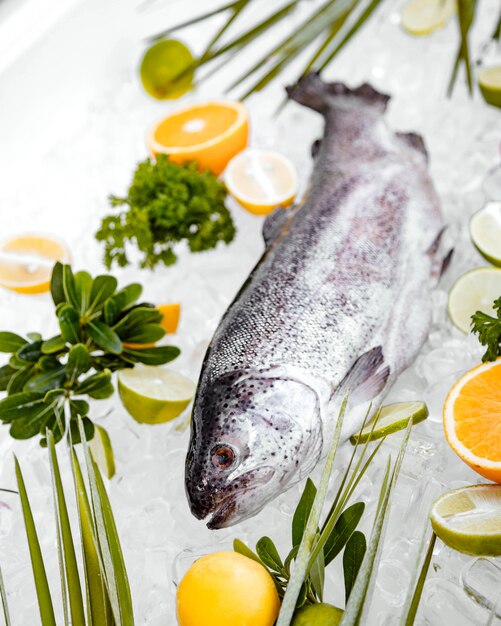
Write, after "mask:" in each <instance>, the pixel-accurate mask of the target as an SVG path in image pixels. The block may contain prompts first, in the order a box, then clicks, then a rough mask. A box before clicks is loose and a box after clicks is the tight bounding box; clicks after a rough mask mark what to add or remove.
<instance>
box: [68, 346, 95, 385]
mask: <svg viewBox="0 0 501 626" xmlns="http://www.w3.org/2000/svg"><path fill="white" fill-rule="evenodd" d="M89 368H90V355H89V351H88V349H87V348H86V346H84V344H83V343H77V344H75V345H74V346H72V347H71V348H70V351H69V353H68V362H67V363H66V372H67V375H68V379H69V381H70V383H71V384H72V385H73V383H74V382H75V381H76V380H77V378H78V377H79V376H80V374H84V373H85V372H87V371H88V370H89Z"/></svg>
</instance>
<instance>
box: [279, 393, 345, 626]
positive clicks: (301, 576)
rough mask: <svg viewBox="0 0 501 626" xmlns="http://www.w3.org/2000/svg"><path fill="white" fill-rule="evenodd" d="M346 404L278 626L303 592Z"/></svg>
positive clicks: (288, 617) (283, 624) (289, 616)
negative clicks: (302, 588)
mask: <svg viewBox="0 0 501 626" xmlns="http://www.w3.org/2000/svg"><path fill="white" fill-rule="evenodd" d="M346 402H347V400H346V399H345V400H344V401H343V404H342V405H341V409H340V411H339V417H338V420H337V424H336V428H335V429H334V435H333V437H332V443H331V445H330V448H329V452H328V454H327V459H326V461H325V465H324V469H323V472H322V478H321V480H320V485H319V487H318V492H317V495H316V497H315V501H314V502H313V507H312V509H311V512H310V515H309V516H308V521H307V523H306V528H305V531H304V534H303V538H302V539H301V543H300V545H299V550H298V554H297V559H296V566H295V568H294V570H293V572H292V575H291V577H290V580H289V584H288V585H287V590H286V592H285V596H284V599H283V602H282V607H281V608H280V613H279V614H278V619H277V623H276V626H289V624H290V622H291V620H292V616H293V614H294V609H295V608H296V602H297V599H298V597H299V594H300V592H301V587H302V586H303V583H304V580H305V578H306V574H307V571H308V564H309V560H310V555H311V548H312V546H313V542H314V540H315V537H316V534H317V528H318V524H319V521H320V514H321V512H322V507H323V505H324V501H325V497H326V495H327V489H328V487H329V480H330V477H331V473H332V467H333V464H334V459H335V456H336V451H337V447H338V443H339V437H340V435H341V427H342V425H343V418H344V413H345V409H346Z"/></svg>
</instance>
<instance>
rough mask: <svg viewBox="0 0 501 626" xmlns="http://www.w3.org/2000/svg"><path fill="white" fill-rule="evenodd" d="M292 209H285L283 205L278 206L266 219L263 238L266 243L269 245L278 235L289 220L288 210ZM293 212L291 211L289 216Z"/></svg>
mask: <svg viewBox="0 0 501 626" xmlns="http://www.w3.org/2000/svg"><path fill="white" fill-rule="evenodd" d="M290 210H291V209H284V208H283V207H281V206H279V207H277V208H276V209H275V210H274V211H273V213H270V215H268V217H267V218H266V219H265V220H264V224H263V239H264V243H265V245H266V246H267V247H268V246H269V245H270V244H271V243H273V241H274V240H275V239H276V238H277V237H278V235H279V234H280V231H281V230H282V227H283V226H284V224H285V222H286V221H287V217H288V216H287V211H290ZM290 215H291V214H290V213H289V216H290Z"/></svg>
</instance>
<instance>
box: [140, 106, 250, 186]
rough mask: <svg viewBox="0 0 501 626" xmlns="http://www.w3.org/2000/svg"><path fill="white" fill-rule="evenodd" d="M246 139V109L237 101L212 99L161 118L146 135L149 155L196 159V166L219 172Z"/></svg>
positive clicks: (244, 144) (241, 148) (181, 159)
mask: <svg viewBox="0 0 501 626" xmlns="http://www.w3.org/2000/svg"><path fill="white" fill-rule="evenodd" d="M248 138H249V119H248V115H247V110H246V108H245V107H244V105H243V104H242V103H241V102H234V101H232V100H213V101H210V102H204V103H201V104H192V105H190V106H188V107H185V108H183V109H179V110H177V111H175V112H174V113H171V114H169V115H168V116H167V117H164V118H163V119H161V120H160V121H159V122H157V123H156V124H155V125H154V126H153V127H152V128H151V129H150V131H149V133H148V136H147V143H148V148H149V150H150V151H151V152H152V154H153V156H156V155H157V154H167V155H169V158H170V159H171V161H174V162H175V163H184V162H186V161H196V162H197V163H198V165H199V167H200V169H208V170H210V171H211V172H213V173H214V174H217V175H219V174H221V172H222V171H223V170H224V168H225V167H226V165H227V163H228V162H229V161H230V159H231V158H232V157H234V156H235V154H237V153H238V152H240V151H241V150H243V149H244V148H245V147H246V145H247V141H248Z"/></svg>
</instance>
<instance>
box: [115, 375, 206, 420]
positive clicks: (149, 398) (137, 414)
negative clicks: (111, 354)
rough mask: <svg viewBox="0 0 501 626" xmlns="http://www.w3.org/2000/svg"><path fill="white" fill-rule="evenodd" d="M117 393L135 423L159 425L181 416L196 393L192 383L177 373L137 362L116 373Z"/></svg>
mask: <svg viewBox="0 0 501 626" xmlns="http://www.w3.org/2000/svg"><path fill="white" fill-rule="evenodd" d="M118 392H119V394H120V398H121V399H122V403H123V405H124V407H125V408H126V409H127V411H128V412H129V414H130V415H131V416H132V417H133V418H134V419H135V420H136V422H140V423H144V424H162V423H163V422H168V421H169V420H172V419H174V418H175V417H177V416H178V415H181V413H182V412H183V411H184V409H185V408H186V407H187V406H188V404H189V403H190V401H191V399H192V398H193V396H194V394H195V385H194V384H193V383H192V382H191V380H189V378H186V376H182V375H181V374H178V373H177V372H173V371H171V370H168V369H164V368H162V367H150V366H147V365H143V366H139V365H138V366H136V367H134V368H133V369H127V370H122V371H120V372H119V373H118Z"/></svg>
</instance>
